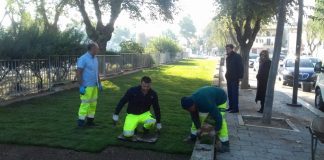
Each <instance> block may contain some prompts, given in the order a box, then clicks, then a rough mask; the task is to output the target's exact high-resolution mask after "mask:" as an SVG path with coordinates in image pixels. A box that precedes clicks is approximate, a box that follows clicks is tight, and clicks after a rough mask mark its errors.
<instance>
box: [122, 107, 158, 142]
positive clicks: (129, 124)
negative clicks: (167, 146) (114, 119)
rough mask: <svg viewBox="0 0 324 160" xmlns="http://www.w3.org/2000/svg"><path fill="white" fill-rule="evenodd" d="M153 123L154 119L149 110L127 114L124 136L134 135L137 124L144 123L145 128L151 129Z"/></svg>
mask: <svg viewBox="0 0 324 160" xmlns="http://www.w3.org/2000/svg"><path fill="white" fill-rule="evenodd" d="M155 123H156V120H155V119H154V118H153V117H152V114H151V112H150V111H147V112H145V113H142V114H140V115H135V114H127V116H126V119H125V124H124V129H123V130H124V131H123V134H124V136H125V137H131V136H133V135H134V132H135V129H136V127H137V125H138V124H144V128H145V129H151V128H152V127H153V126H154V125H155Z"/></svg>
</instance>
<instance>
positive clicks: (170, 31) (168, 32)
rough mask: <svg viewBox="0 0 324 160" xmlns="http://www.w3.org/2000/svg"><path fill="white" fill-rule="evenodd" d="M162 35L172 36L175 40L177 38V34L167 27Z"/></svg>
mask: <svg viewBox="0 0 324 160" xmlns="http://www.w3.org/2000/svg"><path fill="white" fill-rule="evenodd" d="M162 35H163V36H165V37H168V38H171V39H172V40H174V41H176V40H177V36H176V35H175V33H174V32H173V31H172V30H171V29H167V30H165V31H163V32H162Z"/></svg>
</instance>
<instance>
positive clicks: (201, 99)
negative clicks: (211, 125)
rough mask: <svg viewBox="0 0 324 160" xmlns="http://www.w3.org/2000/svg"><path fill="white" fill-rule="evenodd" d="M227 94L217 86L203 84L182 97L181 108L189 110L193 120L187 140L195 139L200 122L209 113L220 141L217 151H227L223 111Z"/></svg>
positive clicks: (227, 142) (226, 132)
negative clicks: (220, 144)
mask: <svg viewBox="0 0 324 160" xmlns="http://www.w3.org/2000/svg"><path fill="white" fill-rule="evenodd" d="M226 101H227V95H226V93H225V91H224V90H223V89H221V88H218V87H212V86H205V87H201V88H199V89H198V90H196V91H195V92H194V93H193V94H192V95H191V96H188V97H182V99H181V105H182V108H183V109H185V110H187V111H189V112H190V114H191V119H192V121H193V123H192V127H191V134H190V138H189V139H188V140H191V141H195V140H196V137H197V136H198V135H199V134H200V132H201V131H200V128H201V126H202V125H201V124H202V123H204V121H205V120H206V118H207V116H208V115H210V116H211V117H212V118H213V119H214V120H215V122H216V123H215V131H216V133H217V135H218V137H219V139H220V141H221V143H222V147H221V149H220V150H219V152H229V139H228V130H227V123H226V119H225V111H226V107H227V103H226Z"/></svg>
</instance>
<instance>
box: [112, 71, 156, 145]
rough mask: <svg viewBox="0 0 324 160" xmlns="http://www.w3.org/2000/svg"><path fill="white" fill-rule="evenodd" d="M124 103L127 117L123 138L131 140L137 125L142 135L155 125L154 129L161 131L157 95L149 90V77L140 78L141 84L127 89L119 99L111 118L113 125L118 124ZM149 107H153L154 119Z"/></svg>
mask: <svg viewBox="0 0 324 160" xmlns="http://www.w3.org/2000/svg"><path fill="white" fill-rule="evenodd" d="M126 103H128V107H127V116H126V119H125V124H124V128H123V135H124V137H125V138H129V139H130V138H132V137H133V135H134V134H135V130H136V128H137V126H138V125H139V124H143V131H144V134H146V133H148V131H149V129H151V128H152V127H154V126H155V123H157V124H156V128H157V129H158V130H161V129H162V125H161V115H160V105H159V100H158V95H157V93H156V92H155V91H154V90H153V89H151V78H150V77H147V76H144V77H142V79H141V84H140V85H139V86H135V87H132V88H130V89H128V90H127V92H126V93H125V95H124V96H123V97H122V98H121V100H120V101H119V103H118V105H117V107H116V109H115V113H114V114H113V117H112V119H113V121H114V123H115V124H116V123H117V122H118V119H119V116H118V115H119V113H120V111H121V109H122V108H123V106H124V105H125V104H126ZM151 105H153V109H154V113H155V118H156V119H154V118H153V117H152V114H151V112H150V106H151Z"/></svg>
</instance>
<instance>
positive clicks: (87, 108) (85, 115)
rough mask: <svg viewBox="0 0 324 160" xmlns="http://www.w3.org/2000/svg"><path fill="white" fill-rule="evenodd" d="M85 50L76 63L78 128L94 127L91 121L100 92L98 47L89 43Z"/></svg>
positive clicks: (93, 43)
mask: <svg viewBox="0 0 324 160" xmlns="http://www.w3.org/2000/svg"><path fill="white" fill-rule="evenodd" d="M87 49H88V51H87V52H86V53H85V54H83V55H82V56H81V57H80V58H79V59H78V62H77V78H78V81H79V84H80V87H79V92H80V99H81V104H80V108H79V112H78V116H79V119H78V126H79V127H83V126H86V125H87V126H94V125H95V124H94V122H93V121H94V117H95V113H96V108H97V99H98V89H99V90H102V85H101V82H100V78H99V72H98V59H97V57H96V55H97V53H98V52H99V46H98V44H97V43H95V42H90V43H89V44H88V46H87Z"/></svg>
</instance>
